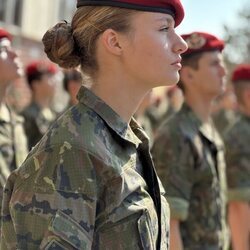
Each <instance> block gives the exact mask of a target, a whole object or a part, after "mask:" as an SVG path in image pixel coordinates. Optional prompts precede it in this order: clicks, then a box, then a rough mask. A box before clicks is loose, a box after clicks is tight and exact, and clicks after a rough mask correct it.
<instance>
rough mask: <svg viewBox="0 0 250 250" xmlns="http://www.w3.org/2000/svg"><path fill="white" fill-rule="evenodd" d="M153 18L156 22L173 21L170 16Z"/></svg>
mask: <svg viewBox="0 0 250 250" xmlns="http://www.w3.org/2000/svg"><path fill="white" fill-rule="evenodd" d="M155 20H156V21H158V22H167V23H170V24H171V23H173V22H174V19H173V18H171V17H160V18H156V19H155Z"/></svg>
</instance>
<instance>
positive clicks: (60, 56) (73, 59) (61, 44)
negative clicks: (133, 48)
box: [42, 6, 137, 75]
mask: <svg viewBox="0 0 250 250" xmlns="http://www.w3.org/2000/svg"><path fill="white" fill-rule="evenodd" d="M136 12H137V11H135V10H129V9H125V8H116V7H103V6H101V7H100V6H83V7H80V8H78V9H77V11H76V12H75V14H74V16H73V19H72V23H71V24H69V23H67V22H65V21H64V22H59V23H58V24H56V25H55V26H54V27H53V28H51V29H50V30H48V31H47V32H46V33H45V35H44V36H43V39H42V41H43V44H44V50H45V52H46V54H47V56H48V58H49V59H50V60H51V61H53V62H54V63H57V64H58V65H59V66H61V67H63V68H75V67H77V66H79V65H80V66H81V70H82V71H83V72H84V73H85V74H88V75H93V74H94V73H95V72H96V71H97V70H98V64H97V60H96V42H97V39H98V37H99V36H100V34H101V33H103V32H104V31H105V30H106V29H109V28H111V29H113V30H115V31H117V32H123V33H128V32H130V31H131V26H130V19H131V16H132V15H133V14H134V13H136Z"/></svg>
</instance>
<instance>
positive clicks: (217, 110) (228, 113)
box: [212, 87, 237, 137]
mask: <svg viewBox="0 0 250 250" xmlns="http://www.w3.org/2000/svg"><path fill="white" fill-rule="evenodd" d="M213 106H214V111H213V114H212V118H213V122H214V125H215V127H216V129H217V130H218V132H219V133H220V135H221V136H222V137H223V133H224V132H225V131H226V129H227V128H228V127H230V126H231V125H232V124H233V123H234V122H235V121H236V119H237V101H236V97H235V94H234V91H233V90H232V88H231V87H230V88H227V90H226V91H225V92H224V93H222V94H221V95H220V96H218V97H217V98H216V100H215V102H214V105H213Z"/></svg>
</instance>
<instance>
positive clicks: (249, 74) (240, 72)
mask: <svg viewBox="0 0 250 250" xmlns="http://www.w3.org/2000/svg"><path fill="white" fill-rule="evenodd" d="M241 80H250V64H242V65H239V66H238V67H237V68H236V69H235V70H234V71H233V75H232V81H233V82H236V81H241Z"/></svg>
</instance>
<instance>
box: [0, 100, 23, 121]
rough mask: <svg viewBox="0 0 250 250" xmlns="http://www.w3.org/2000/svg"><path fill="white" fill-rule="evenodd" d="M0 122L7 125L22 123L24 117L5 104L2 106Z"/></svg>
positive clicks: (0, 107) (0, 106) (0, 105)
mask: <svg viewBox="0 0 250 250" xmlns="http://www.w3.org/2000/svg"><path fill="white" fill-rule="evenodd" d="M0 121H1V122H5V123H11V122H12V123H19V122H20V123H22V122H23V121H24V119H23V117H22V116H20V115H17V114H16V113H15V112H14V111H12V110H11V109H10V108H9V107H8V106H7V105H6V104H5V103H1V104H0Z"/></svg>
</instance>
